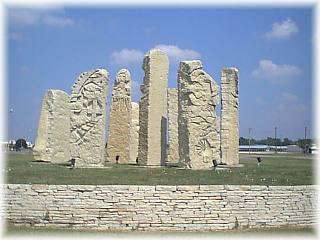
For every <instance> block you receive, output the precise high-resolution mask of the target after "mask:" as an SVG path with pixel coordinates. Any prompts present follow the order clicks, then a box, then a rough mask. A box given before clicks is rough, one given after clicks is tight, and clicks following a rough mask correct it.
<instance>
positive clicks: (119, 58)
mask: <svg viewBox="0 0 320 240" xmlns="http://www.w3.org/2000/svg"><path fill="white" fill-rule="evenodd" d="M153 48H157V49H160V50H162V51H163V52H165V53H167V54H168V57H169V58H170V62H171V63H173V64H174V63H175V62H177V61H183V60H194V59H198V58H199V57H200V56H201V54H200V53H198V52H196V51H194V50H191V49H181V48H179V47H178V46H175V45H165V44H158V45H156V46H154V47H153ZM143 57H144V53H143V52H142V51H140V50H138V49H127V48H125V49H122V50H121V51H115V52H113V53H111V55H110V62H111V63H114V64H119V65H124V64H130V63H141V64H142V61H143Z"/></svg>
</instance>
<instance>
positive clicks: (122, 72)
mask: <svg viewBox="0 0 320 240" xmlns="http://www.w3.org/2000/svg"><path fill="white" fill-rule="evenodd" d="M117 74H128V75H130V71H129V70H128V69H126V68H122V69H120V70H119V71H118V73H117Z"/></svg>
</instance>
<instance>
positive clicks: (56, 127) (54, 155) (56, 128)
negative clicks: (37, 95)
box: [33, 89, 70, 163]
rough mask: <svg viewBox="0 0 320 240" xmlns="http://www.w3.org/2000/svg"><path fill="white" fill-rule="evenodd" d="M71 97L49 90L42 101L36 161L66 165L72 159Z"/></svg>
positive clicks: (35, 148)
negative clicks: (70, 139)
mask: <svg viewBox="0 0 320 240" xmlns="http://www.w3.org/2000/svg"><path fill="white" fill-rule="evenodd" d="M69 129H70V104H69V96H68V94H67V93H66V92H64V91H61V90H51V89H50V90H48V91H47V92H46V94H45V96H44V98H43V100H42V108H41V113H40V120H39V126H38V134H37V138H36V141H35V147H34V150H33V153H34V158H35V160H42V161H48V162H52V163H66V162H67V161H68V160H69V159H70V147H69V146H70V144H69V137H70V130H69Z"/></svg>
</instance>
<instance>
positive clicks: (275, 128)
mask: <svg viewBox="0 0 320 240" xmlns="http://www.w3.org/2000/svg"><path fill="white" fill-rule="evenodd" d="M277 129H278V128H277V127H274V143H275V144H274V145H275V147H276V148H275V151H276V153H277V152H278V149H277Z"/></svg>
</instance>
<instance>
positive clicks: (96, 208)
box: [2, 184, 316, 231]
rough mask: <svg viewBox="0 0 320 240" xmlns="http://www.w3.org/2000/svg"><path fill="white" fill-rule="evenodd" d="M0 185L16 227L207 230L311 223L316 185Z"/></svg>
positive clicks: (6, 209)
mask: <svg viewBox="0 0 320 240" xmlns="http://www.w3.org/2000/svg"><path fill="white" fill-rule="evenodd" d="M2 186H3V193H4V205H3V208H2V214H3V215H4V217H5V220H6V221H7V222H10V223H12V224H15V225H26V226H30V225H31V226H48V227H59V228H62V227H65V228H80V229H91V230H92V229H99V230H112V231H131V230H140V231H162V230H164V231H211V230H228V229H245V228H260V227H280V226H298V227H303V226H311V225H315V223H316V216H315V213H316V186H254V185H252V186H242V185H239V186H232V185H231V186H230V185H200V186H199V185H195V186H187V185H186V186H132V185H130V186H129V185H118V186H116V185H110V186H109V185H105V186H102V185H100V186H99V185H98V186H95V185H27V184H25V185H24V184H6V185H2Z"/></svg>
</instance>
